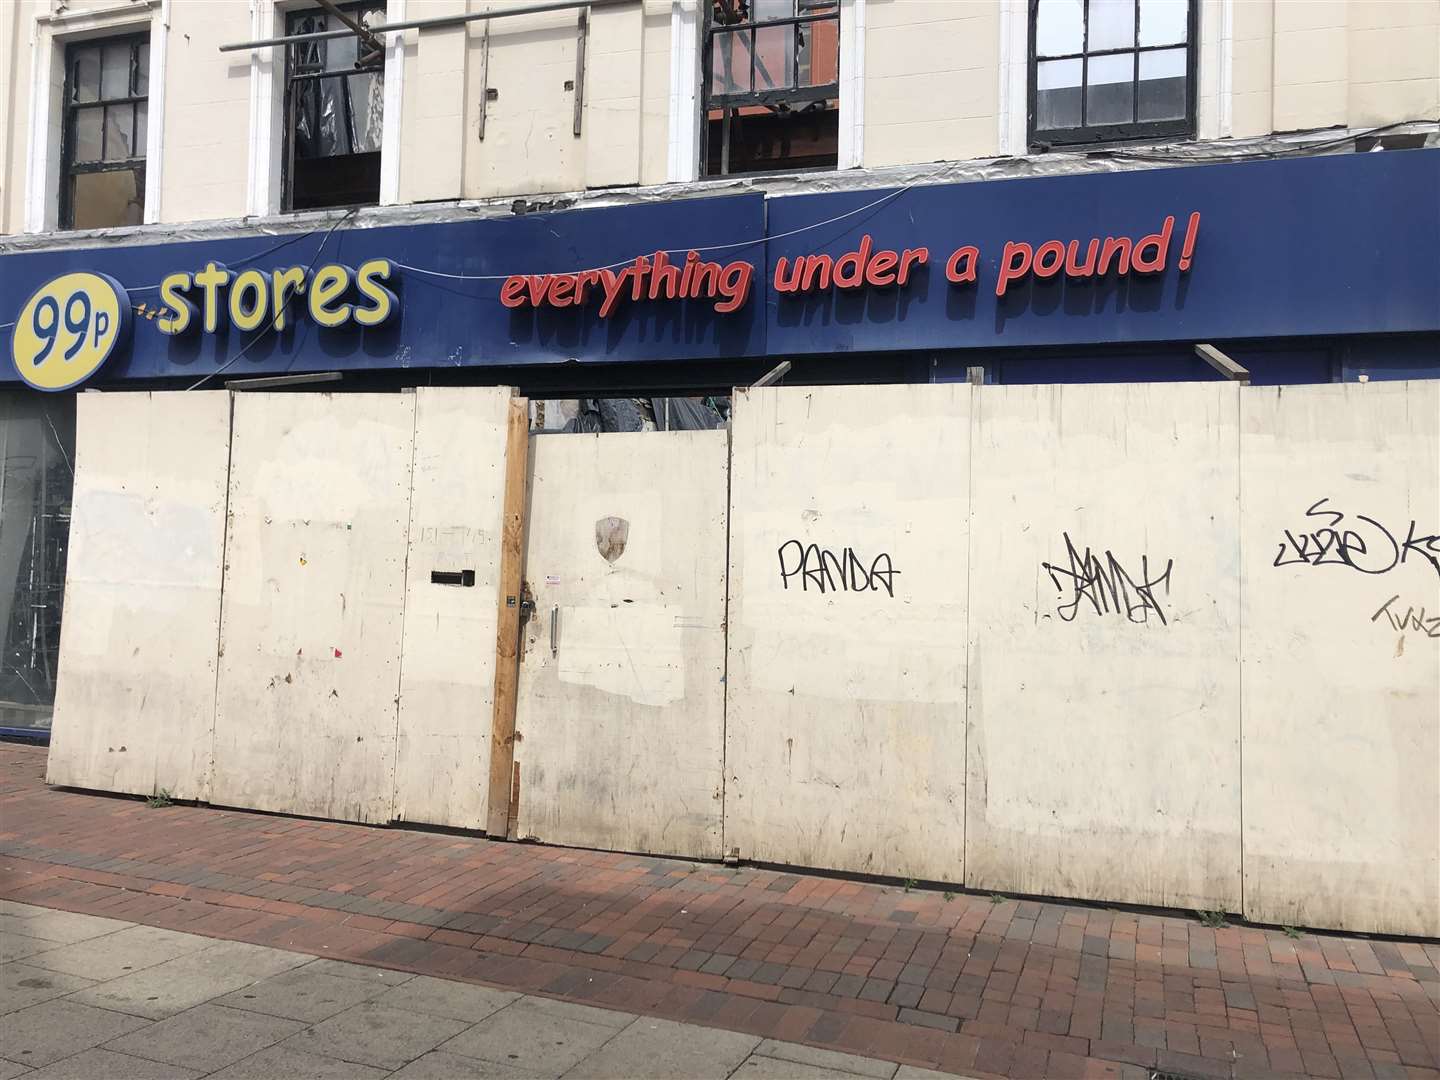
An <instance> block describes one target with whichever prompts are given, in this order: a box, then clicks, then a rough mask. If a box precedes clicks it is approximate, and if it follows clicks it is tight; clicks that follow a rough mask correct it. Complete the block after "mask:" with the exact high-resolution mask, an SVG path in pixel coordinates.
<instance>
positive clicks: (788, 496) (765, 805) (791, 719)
mask: <svg viewBox="0 0 1440 1080" xmlns="http://www.w3.org/2000/svg"><path fill="white" fill-rule="evenodd" d="M970 402H971V391H970V387H969V386H966V385H955V384H951V385H936V386H883V387H882V386H864V387H858V386H857V387H825V388H804V389H763V390H751V391H748V392H746V393H742V394H739V395H737V397H736V405H735V416H734V423H733V431H734V449H733V465H732V468H733V474H732V479H731V521H730V614H729V625H730V641H729V672H728V675H727V690H728V699H727V720H726V747H727V754H726V792H725V835H726V847H727V849H737V848H738V849H739V853H740V855H741V856H742V857H744V858H748V859H757V860H764V861H770V862H782V863H794V864H798V865H803V866H822V867H829V868H833V869H841V870H852V871H859V872H863V873H876V874H893V875H896V876H901V877H916V878H927V879H934V880H943V881H959V880H961V878H962V877H963V873H964V836H965V611H966V591H967V562H966V558H967V543H968V536H967V532H968V528H967V526H968V512H969V485H970V446H969V443H970Z"/></svg>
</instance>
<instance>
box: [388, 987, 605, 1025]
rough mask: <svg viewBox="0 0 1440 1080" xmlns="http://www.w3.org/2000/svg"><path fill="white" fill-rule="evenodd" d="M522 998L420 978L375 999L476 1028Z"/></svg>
mask: <svg viewBox="0 0 1440 1080" xmlns="http://www.w3.org/2000/svg"><path fill="white" fill-rule="evenodd" d="M519 997H520V995H519V994H514V993H511V992H510V991H508V990H492V989H491V988H490V987H488V986H476V985H474V984H473V983H462V982H451V981H450V980H449V979H434V978H431V977H430V976H429V975H417V976H416V977H415V978H413V979H411V980H410V981H409V982H407V983H405V984H404V985H403V986H397V987H395V988H394V989H393V990H387V991H386V992H385V993H383V994H381V995H380V996H379V997H378V998H376V999H375V1004H377V1005H389V1006H390V1007H392V1008H396V1009H409V1010H410V1011H411V1012H418V1013H426V1014H428V1015H430V1016H446V1017H449V1018H450V1019H452V1020H466V1021H469V1022H470V1023H472V1024H473V1023H477V1022H479V1021H481V1020H484V1019H485V1017H487V1016H489V1015H491V1014H492V1013H496V1012H499V1011H500V1010H501V1009H503V1008H505V1006H506V1005H509V1004H510V1003H511V1002H513V1001H516V1000H518V999H519ZM602 1011H603V1010H602Z"/></svg>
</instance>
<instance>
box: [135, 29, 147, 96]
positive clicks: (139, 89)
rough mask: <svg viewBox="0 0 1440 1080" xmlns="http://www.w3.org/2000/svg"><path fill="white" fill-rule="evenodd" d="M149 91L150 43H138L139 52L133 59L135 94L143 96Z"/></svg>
mask: <svg viewBox="0 0 1440 1080" xmlns="http://www.w3.org/2000/svg"><path fill="white" fill-rule="evenodd" d="M148 93H150V43H149V42H148V41H144V42H141V43H140V49H139V53H138V55H137V58H136V60H135V94H136V96H137V97H143V96H144V95H146V94H148Z"/></svg>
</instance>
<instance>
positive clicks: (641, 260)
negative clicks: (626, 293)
mask: <svg viewBox="0 0 1440 1080" xmlns="http://www.w3.org/2000/svg"><path fill="white" fill-rule="evenodd" d="M649 272H650V260H649V259H647V258H645V256H644V255H637V256H635V273H634V276H633V277H631V279H630V299H631V300H639V299H640V297H642V296H644V295H645V275H646V274H648V273H649Z"/></svg>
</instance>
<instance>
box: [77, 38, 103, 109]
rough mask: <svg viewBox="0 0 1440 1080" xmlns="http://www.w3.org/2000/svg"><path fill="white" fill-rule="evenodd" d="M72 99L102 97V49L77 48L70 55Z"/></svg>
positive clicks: (80, 99)
mask: <svg viewBox="0 0 1440 1080" xmlns="http://www.w3.org/2000/svg"><path fill="white" fill-rule="evenodd" d="M70 81H71V83H72V90H71V94H70V99H71V100H72V101H98V100H99V99H100V50H99V49H76V50H74V52H73V53H71V57H70Z"/></svg>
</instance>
